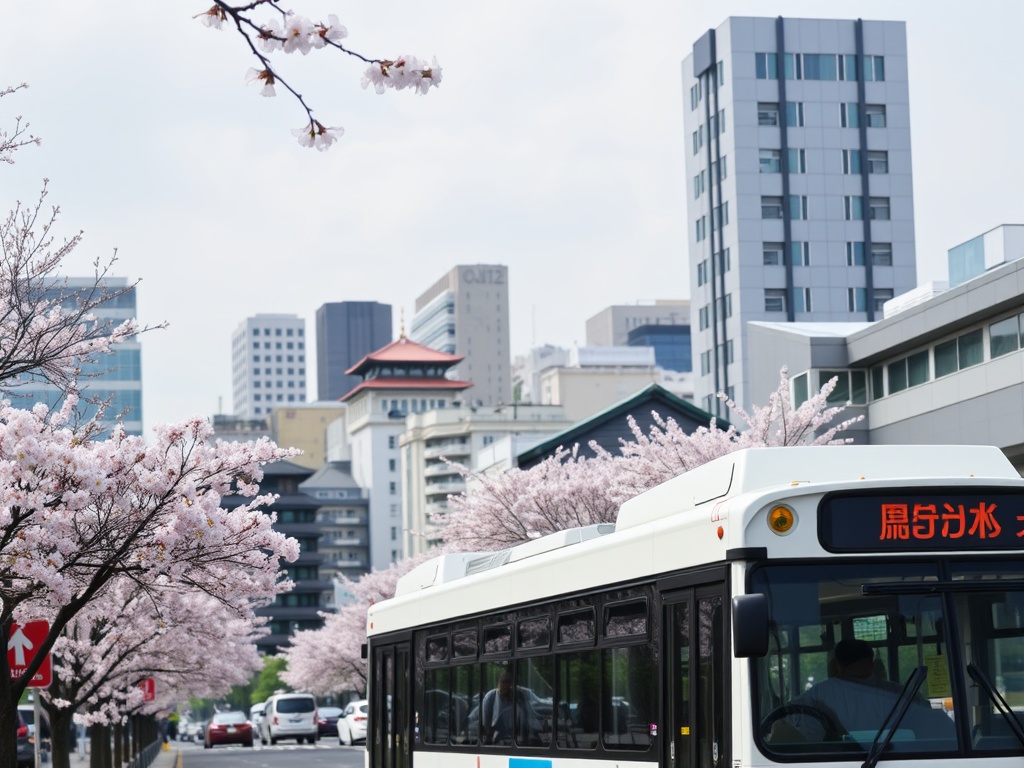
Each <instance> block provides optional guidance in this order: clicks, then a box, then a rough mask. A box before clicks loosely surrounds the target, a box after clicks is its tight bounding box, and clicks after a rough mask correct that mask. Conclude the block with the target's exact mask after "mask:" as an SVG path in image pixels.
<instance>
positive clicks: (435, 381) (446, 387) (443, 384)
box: [340, 376, 473, 402]
mask: <svg viewBox="0 0 1024 768" xmlns="http://www.w3.org/2000/svg"><path fill="white" fill-rule="evenodd" d="M472 386H473V382H471V381H457V380H452V379H440V378H428V377H425V376H417V377H415V378H400V377H392V376H388V377H384V378H376V379H367V380H366V381H363V382H360V383H359V384H357V385H356V386H355V387H353V388H352V389H350V390H349V391H348V392H346V393H345V394H344V395H342V396H341V398H340V399H341V402H345V401H346V400H351V399H352V398H353V397H354V396H355V395H356V394H358V393H359V392H365V391H366V390H370V389H378V390H399V389H410V390H416V391H417V392H424V391H426V390H431V389H433V390H440V391H448V392H451V391H453V390H455V391H458V390H463V389H469V388H470V387H472Z"/></svg>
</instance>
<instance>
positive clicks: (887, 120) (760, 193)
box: [683, 17, 916, 417]
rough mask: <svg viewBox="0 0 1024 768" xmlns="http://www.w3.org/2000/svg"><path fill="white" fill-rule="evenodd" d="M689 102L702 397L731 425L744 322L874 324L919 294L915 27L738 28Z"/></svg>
mask: <svg viewBox="0 0 1024 768" xmlns="http://www.w3.org/2000/svg"><path fill="white" fill-rule="evenodd" d="M683 93H684V102H685V106H684V110H683V111H684V119H683V125H684V130H685V140H686V153H685V154H686V172H687V182H688V184H687V187H688V190H689V194H688V195H687V205H688V212H689V214H688V222H687V230H688V248H689V259H690V286H691V323H690V327H691V330H692V346H693V360H694V378H695V383H694V391H695V398H696V403H697V404H698V405H700V406H701V407H703V408H704V409H705V410H708V411H710V412H712V413H715V414H717V415H719V416H724V417H728V416H729V414H728V413H726V412H725V411H724V405H723V404H722V403H720V402H719V401H718V400H717V398H716V397H715V393H716V392H720V391H724V392H726V393H727V394H728V395H730V396H731V397H732V398H733V399H734V400H736V402H737V403H739V404H740V405H742V406H744V407H747V408H749V407H750V405H751V403H750V380H749V368H748V365H747V358H748V353H749V351H750V350H749V349H748V348H747V346H748V344H747V327H748V326H747V324H748V322H749V321H770V322H822V321H841V322H858V321H859V322H864V321H873V320H876V319H879V318H880V317H881V314H882V305H883V304H884V303H885V302H886V301H887V300H888V299H891V298H893V296H895V295H898V294H901V293H903V292H905V291H908V290H910V289H912V288H913V287H914V284H915V274H916V268H915V254H914V199H913V188H912V176H911V157H910V105H909V89H908V82H907V43H906V29H905V25H904V24H903V23H902V22H895V21H863V20H859V19H858V20H856V21H849V20H839V19H786V18H782V17H779V18H774V19H771V18H729V19H727V20H726V21H725V22H724V23H723V24H722V25H721V26H719V27H718V28H717V29H712V30H709V31H708V32H707V33H705V34H704V35H703V36H702V37H701V38H700V39H699V40H697V41H696V42H695V43H694V45H693V52H692V53H691V55H689V56H688V57H687V58H686V59H685V60H684V62H683Z"/></svg>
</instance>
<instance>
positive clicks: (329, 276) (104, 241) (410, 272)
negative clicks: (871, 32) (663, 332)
mask: <svg viewBox="0 0 1024 768" xmlns="http://www.w3.org/2000/svg"><path fill="white" fill-rule="evenodd" d="M984 7H985V10H986V11H988V12H987V13H982V14H979V13H978V12H977V9H976V8H965V7H962V6H958V5H954V4H951V3H942V4H928V5H915V4H913V3H910V2H888V3H881V2H862V3H849V2H836V3H833V4H830V5H829V6H828V7H827V9H825V10H827V15H828V16H829V17H832V18H858V17H860V18H864V19H881V20H899V21H905V22H906V24H907V46H908V57H909V62H910V71H909V82H910V101H911V136H912V147H913V153H914V177H915V178H914V198H915V214H916V220H917V223H916V242H917V258H918V265H919V267H918V282H924V281H927V280H934V279H944V278H945V257H946V250H948V249H949V248H952V247H954V246H956V245H958V244H960V243H962V242H964V241H965V240H968V239H970V238H972V237H974V236H976V235H978V234H980V233H981V232H984V231H987V230H989V229H992V228H993V227H995V226H997V225H999V224H1003V223H1015V222H1018V221H1022V220H1024V205H1022V202H1024V201H1022V200H1021V196H1022V194H1024V193H1021V192H1020V191H1019V190H1017V189H1016V188H1015V186H1014V184H1013V181H1014V180H1015V179H1016V177H1017V176H1019V175H1020V174H1019V170H1022V169H1018V167H1017V166H1018V164H1024V158H1020V157H1018V154H1017V153H1015V152H1014V151H1013V150H1014V144H1013V143H1011V142H1012V138H1011V135H1010V126H1012V125H1014V124H1015V122H1016V121H1015V120H1014V118H1015V117H1016V115H1017V113H1018V112H1019V111H1020V105H1019V97H1018V96H1017V93H1018V91H1017V89H1015V88H1014V87H1013V85H1012V84H1010V83H1009V82H1008V77H1009V75H1010V73H1012V72H1015V71H1017V70H1019V69H1020V65H1021V61H1020V60H1019V59H1020V58H1021V57H1024V51H1021V50H1020V47H1019V46H1018V45H1016V44H1015V43H1014V41H1013V40H1012V37H1011V35H1012V33H1013V30H1014V29H1016V28H1017V26H1018V24H1017V23H1016V22H1020V21H1024V8H1018V7H1017V6H1016V5H1014V4H1011V3H1008V2H1006V3H995V2H993V3H986V4H985V6H984ZM203 10H204V8H202V7H196V8H194V9H188V8H183V7H181V6H180V5H176V4H170V3H166V2H164V1H163V0H159V1H158V0H140V3H139V4H138V5H137V7H136V8H135V11H136V12H135V13H133V14H131V15H129V14H120V15H118V14H116V13H110V9H109V8H108V7H107V6H106V5H104V6H100V4H99V3H98V2H92V1H91V0H83V1H82V2H79V3H76V4H75V5H74V6H73V7H71V8H62V9H61V13H60V14H53V13H52V9H51V8H50V7H49V4H47V3H36V4H31V3H22V4H18V5H17V6H15V8H14V9H13V14H14V16H13V18H12V19H11V23H12V24H13V25H15V26H17V27H18V28H22V29H38V28H42V27H43V26H44V24H45V27H46V29H47V35H46V37H45V38H44V42H42V43H40V42H38V41H37V40H33V39H32V36H31V35H24V36H20V37H19V38H18V39H16V40H14V41H12V44H11V45H9V46H5V51H4V55H3V59H4V61H5V63H6V64H7V66H6V67H5V72H7V73H8V77H9V78H10V84H17V83H19V82H22V81H27V82H28V83H29V84H30V86H31V87H30V88H29V89H28V90H27V91H24V92H20V93H17V94H14V95H12V96H9V97H6V98H4V99H3V100H2V101H0V124H2V126H3V127H4V128H5V129H9V128H10V126H11V123H12V121H13V116H14V115H24V116H25V118H26V119H27V120H28V121H29V122H30V123H31V124H32V131H33V132H34V133H37V134H39V135H40V136H42V137H43V143H42V146H40V147H29V148H26V149H24V150H22V151H20V152H19V153H18V154H17V156H16V157H15V160H16V164H15V165H14V166H9V167H4V168H3V169H0V170H2V173H3V179H4V183H3V185H2V186H0V188H2V190H3V193H4V194H0V203H2V204H3V205H4V206H6V209H10V208H11V207H13V205H14V202H15V201H16V200H22V201H31V200H32V199H33V198H34V195H35V194H36V192H37V191H38V189H39V188H40V185H41V180H42V179H43V178H44V177H48V178H50V179H51V182H50V198H49V199H48V200H47V204H51V203H52V204H57V205H60V206H61V207H62V209H63V215H62V219H61V223H60V226H59V228H58V233H59V234H60V235H61V236H63V235H68V236H70V235H71V234H73V233H75V232H77V231H78V230H79V229H83V230H84V231H85V240H84V242H83V244H82V246H80V248H79V249H78V251H77V252H76V254H75V256H74V258H73V260H72V261H73V263H71V264H69V267H73V268H74V271H73V272H71V271H69V274H87V273H88V270H89V267H90V264H91V262H92V261H93V260H94V259H96V258H103V257H105V256H107V255H110V254H111V253H112V252H113V251H114V249H115V248H116V249H118V254H119V258H120V261H119V262H118V264H117V265H116V267H115V269H114V270H113V274H117V275H125V276H127V277H129V278H135V277H140V278H142V283H141V284H140V286H139V289H138V290H139V307H140V319H141V320H142V321H143V322H145V323H151V324H152V323H159V322H162V321H165V320H166V321H168V323H169V327H168V329H167V330H162V331H157V332H154V333H152V334H147V335H146V336H145V337H143V339H142V347H143V352H142V365H143V386H144V392H145V396H144V397H145V413H144V417H145V427H146V429H147V430H148V429H149V428H151V427H152V425H153V424H155V423H159V422H162V421H169V420H180V419H184V418H187V417H188V416H190V415H193V414H203V415H212V414H213V413H215V412H218V411H221V412H227V411H228V410H229V409H230V407H231V371H230V366H229V365H226V364H225V363H224V362H223V360H224V350H226V349H228V348H229V345H230V335H231V330H232V328H234V327H235V326H236V325H237V324H238V323H239V322H241V321H242V320H243V319H244V318H245V317H248V316H251V315H253V314H256V313H259V312H267V313H295V314H298V315H299V316H300V317H302V318H304V319H305V320H306V326H307V329H312V328H314V327H315V326H314V323H313V317H314V313H315V311H316V308H317V307H318V306H320V305H322V304H324V303H326V302H334V301H379V302H382V303H387V304H391V305H392V307H393V308H394V313H395V315H394V329H395V331H396V335H397V332H398V330H399V329H400V327H401V325H400V324H401V320H400V317H401V316H402V315H403V314H404V317H405V320H406V322H407V323H408V322H409V320H410V319H411V317H412V314H413V309H412V308H413V302H414V300H415V297H416V296H417V295H419V293H420V292H421V291H422V290H424V288H426V287H427V286H428V285H430V283H431V282H432V281H433V280H435V279H436V277H437V275H438V274H441V273H443V272H444V271H446V270H447V269H450V268H451V267H452V266H454V265H456V264H459V263H495V264H505V265H507V266H508V269H509V281H510V322H511V329H510V332H511V349H510V352H511V354H512V355H516V354H521V353H524V352H526V351H527V350H528V349H529V348H530V347H531V346H533V345H534V344H538V345H539V344H544V343H552V344H558V345H562V346H571V345H572V344H573V343H574V342H578V343H580V344H583V343H584V338H585V333H584V323H585V321H586V319H587V318H588V317H591V316H592V315H594V314H595V313H596V312H598V311H600V310H601V309H603V308H604V307H607V306H611V305H615V304H624V303H632V302H636V301H653V300H656V299H672V298H675V299H686V298H689V297H690V286H689V285H688V278H687V275H686V271H687V255H686V226H687V220H686V216H685V214H684V211H685V200H686V194H687V191H688V179H687V178H686V174H685V171H684V153H685V151H686V146H687V140H688V138H689V137H688V136H686V135H684V131H683V110H684V107H685V103H684V101H685V98H684V93H683V84H682V77H681V63H682V61H683V59H684V58H685V56H686V55H687V54H688V53H689V51H690V49H691V46H692V42H693V40H695V39H696V38H697V37H699V36H700V35H701V34H703V33H704V32H705V31H706V30H707V29H709V28H712V27H717V26H718V25H720V24H721V23H722V22H723V21H724V20H725V19H726V18H727V17H729V16H770V17H774V16H775V15H783V16H786V17H812V18H814V17H819V16H822V15H823V14H822V11H823V9H822V8H821V7H820V4H815V3H812V2H806V1H804V2H778V3H776V4H774V5H772V6H771V8H770V9H769V8H767V7H765V6H764V4H763V3H756V2H726V3H722V4H719V5H717V6H714V7H700V8H698V7H687V8H679V7H676V4H671V3H668V2H655V3H651V4H649V5H645V6H643V7H642V8H640V9H639V10H638V9H637V8H635V7H632V6H630V7H627V6H625V5H624V4H620V3H615V2H605V3H587V4H586V5H584V4H583V3H566V4H564V5H559V6H557V7H550V5H549V4H543V3H539V2H537V3H530V2H520V3H516V4H502V3H499V4H488V5H487V6H486V7H478V6H477V5H475V4H471V3H467V2H454V1H453V2H442V3H440V4H432V5H431V6H429V7H417V6H415V5H412V4H410V5H409V6H408V7H407V8H403V9H401V10H402V12H401V13H393V12H389V10H388V9H385V8H371V7H369V6H367V7H353V8H344V7H339V6H337V4H335V3H331V2H312V3H310V4H309V6H308V7H307V6H306V5H305V4H304V5H303V7H301V8H300V7H296V9H295V10H296V11H299V12H302V11H306V12H307V13H308V14H310V15H314V14H315V13H323V14H324V15H326V14H327V13H330V12H334V13H338V14H339V15H340V16H341V17H342V23H344V24H345V25H346V26H347V27H348V28H349V33H350V37H349V39H348V41H347V43H348V44H349V45H350V46H351V47H352V48H353V49H354V50H358V51H360V52H361V53H366V54H368V55H371V56H388V55H395V54H396V53H405V52H408V53H414V54H416V55H418V56H421V57H430V56H433V55H436V56H437V57H438V59H439V61H440V63H441V65H442V67H443V68H444V81H443V82H442V83H441V86H440V88H438V89H433V90H432V92H431V93H430V94H429V95H428V96H426V97H422V98H420V97H418V96H415V95H414V94H410V93H404V92H403V93H389V94H387V95H385V96H377V95H376V94H374V93H373V92H372V90H371V91H363V90H362V89H361V88H360V87H359V79H360V77H361V70H362V68H361V66H360V65H359V63H358V62H356V61H339V60H337V59H330V58H327V59H325V58H324V57H316V56H314V55H312V54H311V55H310V56H309V57H307V58H305V59H298V60H296V61H290V60H286V61H283V62H282V65H283V66H284V67H286V68H287V70H288V73H289V75H291V76H292V77H293V79H294V80H295V81H296V82H297V83H299V84H300V90H301V91H302V92H303V93H304V95H305V96H306V97H307V98H308V99H310V101H311V103H312V105H313V106H314V109H316V110H317V111H316V115H317V117H319V118H321V119H323V120H324V121H325V122H329V123H330V124H332V125H343V126H344V127H345V128H346V135H345V136H344V137H343V138H342V139H341V140H340V141H339V142H338V144H336V145H335V146H334V147H332V148H331V150H330V151H329V152H327V153H323V154H321V153H317V152H311V151H308V150H303V149H302V148H300V147H298V145H297V144H296V143H295V142H294V139H293V137H292V136H291V135H290V129H291V128H294V127H296V126H298V125H299V124H300V123H301V122H302V114H301V109H300V108H299V107H298V106H297V104H295V103H294V102H293V101H290V100H289V97H286V96H284V95H281V96H278V97H277V98H276V99H263V98H260V97H259V95H258V93H257V91H256V90H255V89H252V88H246V86H245V85H244V74H245V71H246V69H247V68H248V67H250V66H252V62H251V61H250V60H249V58H248V57H247V54H246V51H245V50H244V46H241V45H240V44H239V43H240V41H237V40H235V39H233V38H232V37H231V33H229V32H216V31H213V30H209V29H206V28H205V27H202V26H201V25H200V24H199V22H197V21H194V20H193V19H192V18H191V14H192V13H200V12H202V11H203ZM767 10H770V11H771V13H766V11H767ZM993 19H996V20H998V22H999V23H996V24H993V23H992V22H993ZM954 32H955V35H954ZM953 42H955V43H956V50H957V51H958V52H960V51H962V52H963V53H962V54H958V55H957V56H950V55H949V50H950V46H951V45H952V43H953ZM982 46H984V47H982ZM185 51H187V52H188V53H187V55H185V53H184V52H185ZM125 62H131V66H126V64H125ZM7 84H8V83H7V82H5V83H3V85H7ZM951 94H955V95H956V98H955V99H953V98H952V97H951ZM968 140H969V144H970V153H968V152H966V151H964V149H963V143H964V142H965V141H968ZM183 361H187V362H186V363H185V364H183ZM314 375H315V370H314V369H313V367H310V370H309V371H308V373H307V386H309V387H311V386H312V382H313V381H314V379H313V378H312V377H313V376H314Z"/></svg>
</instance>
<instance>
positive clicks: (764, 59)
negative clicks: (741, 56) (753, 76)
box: [754, 53, 779, 80]
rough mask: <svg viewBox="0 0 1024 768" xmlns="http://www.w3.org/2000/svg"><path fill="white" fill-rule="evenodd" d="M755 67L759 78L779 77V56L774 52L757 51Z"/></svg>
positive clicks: (774, 78) (776, 78) (775, 78)
mask: <svg viewBox="0 0 1024 768" xmlns="http://www.w3.org/2000/svg"><path fill="white" fill-rule="evenodd" d="M754 69H755V71H756V73H757V79H758V80H778V79H779V57H778V55H776V54H774V53H755V54H754Z"/></svg>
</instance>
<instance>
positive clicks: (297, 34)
mask: <svg viewBox="0 0 1024 768" xmlns="http://www.w3.org/2000/svg"><path fill="white" fill-rule="evenodd" d="M196 18H197V19H199V20H200V21H201V22H202V23H203V24H205V25H206V26H208V27H212V28H215V29H223V28H225V27H234V29H235V31H237V32H238V34H239V35H240V36H241V37H242V39H243V40H244V41H245V44H246V46H247V48H248V49H249V52H250V53H251V54H252V55H253V56H254V57H255V59H256V62H257V64H256V66H255V67H253V68H250V69H249V71H248V72H247V73H246V77H245V79H246V82H248V83H250V84H254V85H258V86H259V89H260V95H262V96H275V95H276V94H277V87H278V86H280V87H281V88H284V89H285V90H286V91H287V92H288V93H289V94H291V96H293V97H294V98H295V99H296V100H297V101H298V102H299V104H300V105H301V107H302V109H303V110H304V112H305V115H306V122H305V124H303V125H302V126H301V127H299V128H296V129H295V130H293V131H292V133H293V134H294V135H295V136H297V137H298V140H299V144H301V145H302V146H304V147H316V149H318V150H321V151H322V150H325V149H327V148H328V147H330V146H331V145H332V144H333V143H334V142H335V141H336V140H337V139H339V138H340V137H341V135H342V134H343V133H344V129H343V128H340V127H336V126H332V127H328V126H325V125H324V124H323V123H322V122H320V120H318V119H317V118H315V117H314V116H313V109H312V108H311V107H310V106H309V104H308V103H307V101H306V99H305V98H304V97H303V96H302V94H300V93H299V91H298V90H296V86H294V85H293V84H292V82H291V81H290V80H286V79H285V78H284V77H283V76H282V73H281V69H280V67H279V66H278V65H277V64H275V63H274V62H273V61H272V60H271V56H273V55H275V54H288V53H299V54H302V55H303V56H306V55H308V54H309V53H311V52H313V51H322V50H328V51H335V52H338V53H342V54H346V55H348V56H351V57H353V58H355V59H358V60H359V61H361V62H362V63H364V64H366V65H367V67H366V69H365V71H364V72H363V80H362V85H363V88H367V87H369V86H371V85H372V86H373V88H374V90H375V91H376V92H377V93H384V92H385V91H386V90H387V89H389V88H392V89H394V90H396V91H401V90H404V89H407V88H408V89H410V90H413V91H416V92H417V93H420V94H426V93H427V92H428V91H429V90H430V88H431V87H437V86H438V84H439V83H440V82H441V67H440V66H438V63H437V59H434V60H433V61H431V62H426V61H421V60H420V59H418V58H417V57H415V56H409V55H406V56H395V57H393V58H390V59H376V58H370V57H367V56H364V55H363V54H361V53H357V52H356V51H354V50H352V49H351V48H349V47H348V46H347V45H346V44H345V43H344V42H343V41H344V40H345V39H346V38H347V37H348V30H347V29H346V28H345V27H344V26H343V25H342V24H341V22H340V21H339V19H338V17H337V16H336V15H334V14H329V15H328V16H327V20H326V21H323V20H320V21H313V20H312V19H309V18H307V17H305V16H302V15H300V14H297V13H294V12H293V11H291V10H285V9H283V8H281V7H280V5H279V1H278V0H250V2H248V3H245V4H237V3H231V2H227V1H226V0H214V4H213V6H212V7H210V8H209V10H207V11H205V12H203V13H200V14H199V15H198V16H197V17H196Z"/></svg>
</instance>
